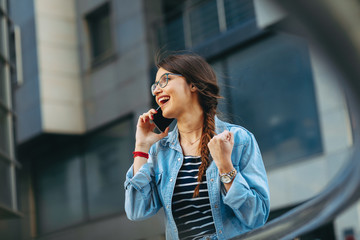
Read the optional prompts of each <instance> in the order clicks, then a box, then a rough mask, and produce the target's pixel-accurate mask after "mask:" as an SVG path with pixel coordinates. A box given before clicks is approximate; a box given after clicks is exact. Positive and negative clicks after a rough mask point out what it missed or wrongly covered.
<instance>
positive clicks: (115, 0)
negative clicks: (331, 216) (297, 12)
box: [0, 0, 360, 240]
mask: <svg viewBox="0 0 360 240" xmlns="http://www.w3.org/2000/svg"><path fill="white" fill-rule="evenodd" d="M288 21H290V20H289V17H288V16H287V14H286V13H285V12H284V11H282V10H281V9H278V8H277V7H276V5H274V4H272V3H271V1H264V0H11V1H10V0H0V239H1V240H3V239H4V240H8V239H9V240H17V239H19V240H20V239H21V240H22V239H39V240H65V239H66V240H75V239H76V240H79V239H87V240H98V239H104V240H108V239H109V240H112V239H114V240H115V239H126V240H132V239H134V240H140V239H147V240H160V239H165V234H164V221H163V213H162V212H161V211H160V212H159V214H157V215H156V216H155V217H152V218H151V219H149V220H146V221H141V222H131V221H129V220H127V218H126V215H125V213H124V187H123V183H124V180H125V173H126V171H127V170H128V168H129V167H130V165H131V164H132V154H131V153H132V151H133V147H134V135H135V124H136V121H137V117H138V116H139V115H140V114H142V113H143V112H146V111H147V110H148V109H149V108H150V107H154V106H155V103H154V100H153V97H152V96H151V93H150V85H151V84H152V82H153V81H154V78H155V73H156V68H155V66H154V59H155V58H154V56H156V54H157V53H159V52H170V51H177V50H190V51H192V52H195V53H198V54H200V55H202V56H204V57H205V58H206V59H207V60H208V61H209V63H211V65H212V66H213V67H214V69H215V70H216V73H217V76H218V80H219V84H220V87H221V94H222V96H224V99H223V100H221V102H220V105H219V112H220V118H223V119H225V120H227V121H231V122H234V123H236V124H239V125H242V126H244V127H246V128H248V129H249V130H250V131H251V132H253V133H254V135H255V136H256V138H257V140H258V142H259V146H260V149H261V151H262V154H263V159H264V163H265V166H266V169H267V173H268V178H269V186H270V193H271V214H270V219H269V220H271V219H274V218H276V217H277V216H280V215H281V214H283V213H285V212H286V211H288V210H290V209H292V208H293V207H295V206H297V205H299V204H301V203H303V202H305V201H307V200H308V199H311V198H312V197H313V196H315V195H316V194H317V193H319V192H320V191H321V190H322V189H323V188H324V187H326V185H327V184H328V183H329V181H330V180H331V179H332V178H333V177H334V176H335V175H336V173H337V172H338V171H339V169H340V168H341V167H342V165H343V164H344V162H345V161H346V160H347V157H348V155H349V154H350V149H351V147H352V128H351V124H350V119H349V113H348V107H347V100H346V96H345V95H344V94H343V91H342V89H341V86H339V85H338V83H337V81H336V80H337V78H339V77H340V76H338V74H337V73H336V72H335V71H334V70H333V69H332V68H331V67H330V66H328V65H327V63H326V61H324V59H323V56H322V55H321V54H320V53H319V52H318V51H317V49H316V47H315V46H313V45H312V44H311V43H310V42H308V41H307V39H306V38H305V37H303V36H302V35H301V34H299V33H295V32H294V31H292V29H291V28H289V27H288V24H287V23H288ZM299 237H300V239H326V240H328V239H350V238H351V237H353V238H351V239H360V203H357V204H355V205H354V206H352V207H350V208H349V209H348V210H347V211H346V212H344V213H343V214H342V215H340V216H338V217H337V218H336V219H335V220H334V221H332V222H329V223H328V224H326V225H324V226H322V227H320V228H318V229H316V230H315V231H313V232H311V233H308V234H307V235H304V236H299Z"/></svg>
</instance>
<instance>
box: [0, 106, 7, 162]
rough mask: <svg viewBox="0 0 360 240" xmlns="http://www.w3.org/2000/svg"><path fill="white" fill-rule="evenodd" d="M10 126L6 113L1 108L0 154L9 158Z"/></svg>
mask: <svg viewBox="0 0 360 240" xmlns="http://www.w3.org/2000/svg"><path fill="white" fill-rule="evenodd" d="M8 131H9V124H8V117H7V114H6V112H5V111H4V110H3V109H2V107H1V106H0V152H2V153H4V154H6V155H7V156H9V134H8Z"/></svg>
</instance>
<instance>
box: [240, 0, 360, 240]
mask: <svg viewBox="0 0 360 240" xmlns="http://www.w3.org/2000/svg"><path fill="white" fill-rule="evenodd" d="M276 2H277V3H278V4H279V5H280V7H283V8H284V9H285V10H286V11H287V12H288V13H289V14H290V16H292V17H295V18H296V19H298V20H300V23H301V24H302V26H303V27H305V32H306V33H307V34H308V36H309V38H310V39H311V40H314V41H315V43H317V46H319V48H320V49H322V50H323V52H324V53H325V54H326V55H327V57H328V59H329V61H330V64H332V65H333V66H336V68H337V70H338V71H339V73H341V74H342V76H343V78H342V79H340V81H341V83H342V84H343V85H344V87H345V89H346V93H347V98H348V103H349V112H350V114H351V121H352V122H351V124H352V129H353V138H354V139H353V141H354V146H353V150H354V151H353V154H352V157H351V158H350V159H349V160H348V162H347V164H346V165H345V166H344V167H343V169H342V170H341V171H340V172H339V173H338V174H337V176H336V177H335V178H334V179H333V180H332V181H331V182H330V183H329V184H328V186H327V187H326V188H325V189H324V190H323V191H322V192H321V193H320V194H318V195H317V196H316V197H314V198H313V199H311V200H309V201H307V202H306V203H304V204H302V205H300V206H298V207H296V208H294V209H293V210H291V211H290V212H288V213H286V214H284V215H282V216H280V217H278V218H276V219H274V220H273V221H270V222H269V223H267V224H266V225H264V226H263V227H261V228H258V229H256V230H253V231H251V232H248V233H245V234H243V235H240V236H238V237H235V238H233V239H246V240H253V239H259V240H260V239H261V240H263V239H267V240H268V239H293V238H295V237H297V236H300V235H302V234H305V233H307V232H309V231H312V230H314V229H316V228H317V227H319V226H321V225H323V224H325V223H328V222H329V221H331V220H333V219H334V218H335V217H336V216H338V215H339V214H340V213H342V212H343V211H344V210H345V209H347V208H348V207H350V206H351V205H352V204H354V203H355V202H356V201H357V200H358V199H359V198H360V174H359V173H360V129H359V126H360V108H359V106H360V68H359V63H360V39H356V38H360V37H359V35H358V34H353V33H354V32H355V31H356V30H355V29H358V28H356V27H355V26H358V24H359V21H358V22H356V19H353V18H352V16H351V13H352V12H353V11H347V10H349V9H350V10H352V9H354V8H357V9H360V2H359V1H355V0H354V1H350V0H349V1H331V0H317V1H303V0H293V1H287V0H276ZM354 13H356V11H354ZM356 17H357V18H358V19H359V18H360V17H359V16H355V18H356ZM354 20H355V22H354ZM297 26H298V25H297ZM294 29H296V30H300V29H299V28H297V27H295V26H294ZM351 29H354V30H353V31H354V32H352V31H351ZM303 30H304V29H303V28H301V32H302V34H303Z"/></svg>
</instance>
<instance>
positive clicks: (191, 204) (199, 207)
mask: <svg viewBox="0 0 360 240" xmlns="http://www.w3.org/2000/svg"><path fill="white" fill-rule="evenodd" d="M200 164H201V158H200V157H193V156H185V157H184V162H183V165H182V167H181V169H180V171H179V173H178V177H177V179H176V185H175V190H174V195H173V199H172V211H173V217H174V219H175V222H176V226H177V227H178V231H179V238H180V239H182V240H183V239H184V240H185V239H186V240H187V239H198V238H201V236H204V235H210V234H213V233H215V232H216V231H215V225H214V219H213V216H212V213H211V208H210V201H209V194H208V189H207V184H206V176H205V174H204V176H203V179H202V182H201V185H200V192H199V196H198V197H196V198H193V193H194V189H195V187H196V186H197V184H198V182H197V175H198V172H199V166H200Z"/></svg>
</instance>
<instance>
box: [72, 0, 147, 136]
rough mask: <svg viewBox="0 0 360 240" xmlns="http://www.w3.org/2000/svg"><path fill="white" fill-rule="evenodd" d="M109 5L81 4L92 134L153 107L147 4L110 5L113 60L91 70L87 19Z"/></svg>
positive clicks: (85, 92)
mask: <svg viewBox="0 0 360 240" xmlns="http://www.w3.org/2000/svg"><path fill="white" fill-rule="evenodd" d="M104 2H106V1H101V0H96V1H95V0H94V1H85V0H79V1H78V19H77V21H78V26H79V39H80V46H81V71H82V76H83V78H82V81H83V86H84V88H83V95H84V104H85V106H84V107H85V116H86V126H87V129H88V130H91V129H94V128H96V127H99V126H101V125H102V124H104V123H107V122H109V121H112V120H114V119H117V118H119V117H120V116H124V115H126V114H129V113H134V114H135V115H136V116H137V115H140V114H141V113H143V112H144V111H147V109H148V107H149V106H150V103H151V95H150V90H149V89H150V84H149V81H150V74H149V69H150V64H149V61H148V59H149V55H148V51H149V50H148V43H147V31H148V30H147V29H146V20H145V13H144V6H143V1H141V0H135V1H134V0H131V1H130V0H126V1H110V4H111V24H112V27H111V29H112V31H113V32H112V44H113V49H114V50H113V56H111V58H110V59H109V60H108V61H107V62H106V64H103V65H100V66H97V67H91V59H90V51H89V41H88V39H89V37H88V34H89V33H88V30H87V28H86V22H85V19H84V16H85V15H86V14H88V13H90V12H91V11H92V10H94V9H96V8H97V7H98V6H99V5H101V4H102V3H104Z"/></svg>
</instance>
